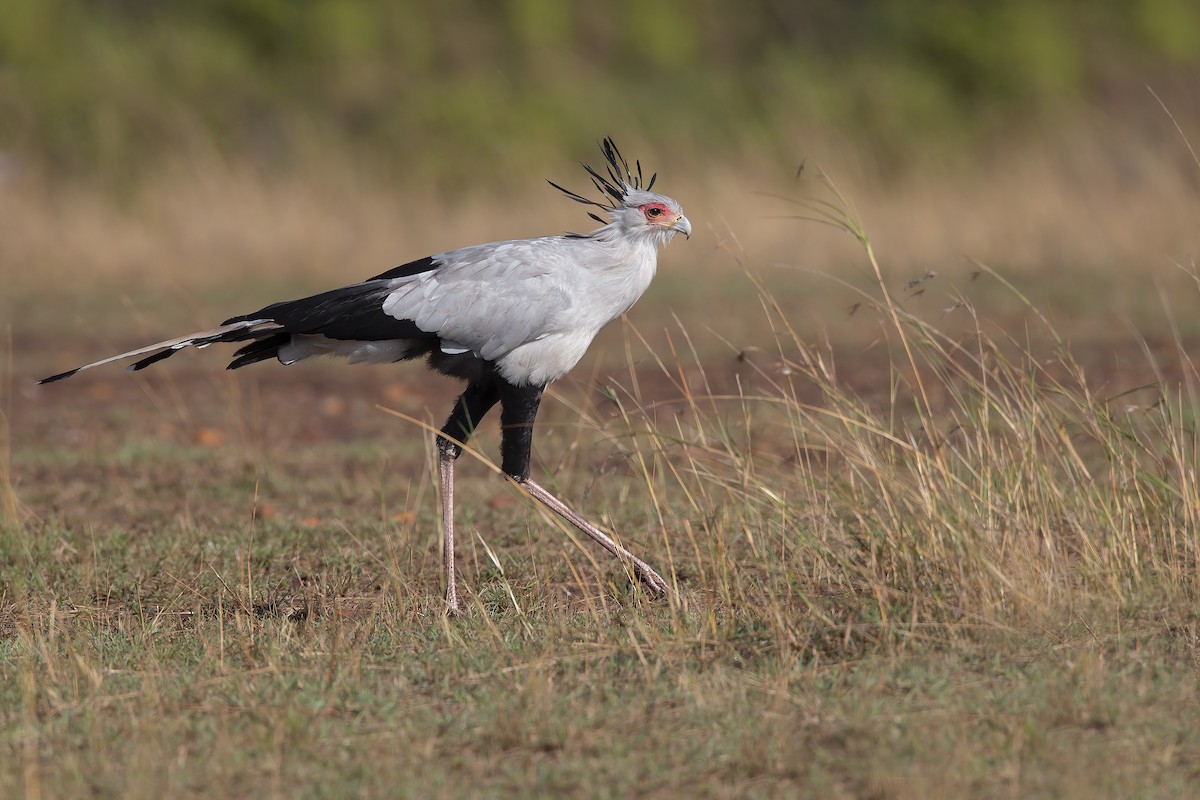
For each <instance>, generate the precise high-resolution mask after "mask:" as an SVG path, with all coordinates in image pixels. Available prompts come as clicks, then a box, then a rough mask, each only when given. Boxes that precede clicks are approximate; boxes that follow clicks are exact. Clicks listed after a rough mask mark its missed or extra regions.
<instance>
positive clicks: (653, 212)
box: [646, 207, 663, 219]
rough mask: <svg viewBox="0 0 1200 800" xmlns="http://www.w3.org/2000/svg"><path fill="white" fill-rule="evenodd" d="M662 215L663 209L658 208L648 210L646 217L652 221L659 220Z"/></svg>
mask: <svg viewBox="0 0 1200 800" xmlns="http://www.w3.org/2000/svg"><path fill="white" fill-rule="evenodd" d="M662 213H663V211H662V209H661V208H658V207H652V208H647V209H646V216H647V217H649V218H650V219H657V218H658V217H661V216H662Z"/></svg>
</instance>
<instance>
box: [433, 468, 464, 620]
mask: <svg viewBox="0 0 1200 800" xmlns="http://www.w3.org/2000/svg"><path fill="white" fill-rule="evenodd" d="M438 476H439V477H440V478H441V479H442V566H443V568H444V569H445V571H446V612H447V613H448V614H450V615H451V616H454V615H456V614H458V613H459V611H461V609H460V608H459V606H458V587H456V586H455V583H454V457H453V456H451V455H449V454H447V453H444V452H440V451H439V452H438Z"/></svg>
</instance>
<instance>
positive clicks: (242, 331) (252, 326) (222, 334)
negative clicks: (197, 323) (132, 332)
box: [38, 319, 281, 383]
mask: <svg viewBox="0 0 1200 800" xmlns="http://www.w3.org/2000/svg"><path fill="white" fill-rule="evenodd" d="M279 330H281V328H280V326H279V325H278V324H277V323H275V322H272V321H271V320H267V319H252V320H242V321H239V322H234V323H231V324H228V325H221V326H219V327H216V328H213V329H212V330H208V331H200V332H198V333H189V334H188V335H187V336H180V337H178V338H176V339H167V340H166V341H164V342H158V343H156V344H151V345H147V346H145V347H139V348H138V349H137V350H130V351H129V352H128V353H121V354H120V355H115V356H109V357H108V358H102V359H100V360H99V361H93V362H92V363H91V364H84V365H83V366H82V367H76V368H75V369H69V370H67V371H66V372H60V373H58V374H57V375H51V376H50V377H49V378H43V379H42V380H40V381H38V383H53V382H54V381H61V380H62V379H64V378H69V377H71V376H72V375H74V374H75V373H76V372H82V371H83V370H85V369H91V368H92V367H101V366H104V365H105V364H111V363H113V362H114V361H123V360H124V359H127V358H135V357H137V356H145V358H142V359H140V360H138V361H136V362H134V363H133V364H131V365H130V366H129V369H130V370H139V369H144V368H145V367H148V366H150V365H151V364H154V363H156V362H158V361H162V360H163V359H164V358H169V357H171V356H173V355H175V354H176V353H178V352H179V351H180V350H183V349H184V348H187V347H207V346H208V345H210V344H216V343H218V342H244V341H247V340H250V339H260V338H263V337H264V336H270V335H271V334H274V333H277V332H278V331H279Z"/></svg>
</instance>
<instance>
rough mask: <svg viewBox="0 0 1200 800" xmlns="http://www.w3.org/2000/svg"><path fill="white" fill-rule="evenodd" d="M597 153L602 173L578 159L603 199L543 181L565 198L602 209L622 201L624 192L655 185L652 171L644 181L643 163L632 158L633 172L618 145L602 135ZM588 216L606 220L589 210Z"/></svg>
mask: <svg viewBox="0 0 1200 800" xmlns="http://www.w3.org/2000/svg"><path fill="white" fill-rule="evenodd" d="M600 152H601V153H602V154H603V155H604V161H605V173H606V174H602V173H601V172H600V171H599V170H597V169H596V168H595V167H593V166H592V165H590V164H588V163H586V162H580V163H581V165H582V166H583V168H584V170H586V171H587V174H588V176H589V177H590V178H591V179H592V186H594V187H595V188H596V191H598V192H600V194H601V195H602V196H603V197H604V200H593V199H591V198H590V197H585V196H583V195H582V194H580V193H579V192H573V191H571V190H570V189H565V188H563V187H562V186H559V185H558V184H557V183H555V182H554V181H546V183H548V184H550V185H551V186H553V187H554V188H555V189H558V190H559V191H560V192H562V193H563V194H565V195H566V196H567V197H569V198H571V199H572V200H574V201H575V202H576V203H583V204H584V205H588V206H595V207H596V208H602V209H604V210H605V211H613V210H615V209H616V208H617V206H618V205H619V204H620V203H621V202H622V201H624V199H625V195H626V193H627V192H628V190H629V189H631V188H632V189H647V190H648V189H650V188H651V187H652V186H654V181H655V180H656V179H657V178H658V174H657V173H655V174H653V175H651V176H650V181H649V183H647V182H646V181H645V178H644V177H643V174H642V162H640V161H636V160H635V161H634V162H633V163H634V166H635V168H636V169H637V173H636V174H635V173H634V172H633V170H631V169H630V168H629V162H628V161H626V160H625V157H624V156H623V155H621V151H620V150H618V149H617V145H616V143H615V142H613V140H612V138H610V137H608V136H605V137H604V140H603V141H601V142H600ZM588 216H589V217H591V218H592V219H594V220H596V221H597V222H599V223H601V224H604V223H605V222H607V220H604V219H601V218H600V217H599V216H597V215H596V214H593V213H591V212H588Z"/></svg>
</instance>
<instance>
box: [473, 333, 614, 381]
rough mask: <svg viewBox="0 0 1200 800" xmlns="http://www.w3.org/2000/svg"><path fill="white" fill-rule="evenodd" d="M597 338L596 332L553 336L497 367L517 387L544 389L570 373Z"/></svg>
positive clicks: (515, 353)
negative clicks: (542, 387)
mask: <svg viewBox="0 0 1200 800" xmlns="http://www.w3.org/2000/svg"><path fill="white" fill-rule="evenodd" d="M595 337H596V332H595V331H570V332H568V333H554V334H550V335H549V336H545V337H543V338H541V339H537V340H535V341H532V342H527V343H525V344H523V345H521V346H519V347H517V348H515V349H513V350H512V351H510V352H508V353H506V354H505V355H504V356H502V357H500V358H498V359H497V360H496V367H497V368H498V369H499V370H500V374H501V375H502V376H503V377H504V379H505V380H506V381H508V382H509V383H511V384H513V385H514V386H531V385H533V386H544V385H546V384H547V383H550V382H551V381H556V380H558V379H559V378H561V377H563V376H564V375H566V374H567V373H568V372H570V371H571V368H572V367H574V366H575V365H576V364H578V363H579V359H581V358H583V354H584V353H586V352H587V349H588V345H590V344H591V343H592V339H594V338H595Z"/></svg>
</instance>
